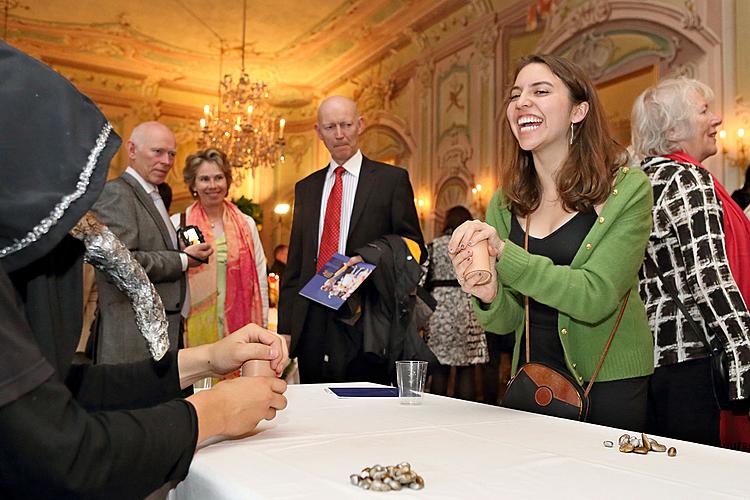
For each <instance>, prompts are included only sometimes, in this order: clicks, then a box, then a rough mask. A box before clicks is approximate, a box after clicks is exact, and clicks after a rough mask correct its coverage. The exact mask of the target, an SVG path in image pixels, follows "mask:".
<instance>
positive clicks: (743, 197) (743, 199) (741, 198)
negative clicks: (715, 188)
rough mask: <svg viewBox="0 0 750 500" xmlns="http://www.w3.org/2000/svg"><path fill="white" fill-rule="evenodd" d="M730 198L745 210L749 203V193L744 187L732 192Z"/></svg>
mask: <svg viewBox="0 0 750 500" xmlns="http://www.w3.org/2000/svg"><path fill="white" fill-rule="evenodd" d="M732 199H733V200H734V201H736V202H737V204H738V205H739V206H740V208H741V209H742V210H745V209H746V208H747V206H748V205H750V193H749V192H747V191H745V190H744V189H738V190H737V191H735V192H734V193H732Z"/></svg>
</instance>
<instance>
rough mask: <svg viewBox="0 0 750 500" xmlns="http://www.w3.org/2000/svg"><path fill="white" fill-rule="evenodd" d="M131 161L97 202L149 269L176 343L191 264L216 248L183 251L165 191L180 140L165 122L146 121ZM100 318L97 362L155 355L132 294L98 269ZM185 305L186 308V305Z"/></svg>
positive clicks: (132, 143) (134, 139)
mask: <svg viewBox="0 0 750 500" xmlns="http://www.w3.org/2000/svg"><path fill="white" fill-rule="evenodd" d="M126 148H127V154H128V160H129V166H128V168H127V169H126V170H125V172H124V173H123V174H122V175H121V176H120V177H118V178H117V179H114V180H112V181H110V182H108V183H107V185H106V186H105V187H104V191H103V192H102V195H101V197H100V198H99V200H98V201H97V202H96V204H95V205H94V207H93V210H94V212H95V213H96V215H97V216H98V217H99V219H100V220H101V221H102V222H104V223H105V224H107V226H109V228H110V229H111V230H112V232H113V233H114V234H115V235H117V237H118V238H120V240H121V241H122V242H123V243H124V244H125V246H126V247H127V248H128V249H129V250H130V251H131V252H132V253H133V255H134V256H135V258H136V260H137V261H138V262H139V263H140V264H141V266H143V268H144V269H145V270H146V274H147V275H148V277H149V279H150V280H151V282H152V283H153V284H154V286H155V287H156V290H157V292H159V295H160V296H161V299H162V302H163V303H164V309H165V310H166V313H167V319H168V321H169V341H170V346H171V349H177V347H178V345H179V344H180V343H181V342H180V341H181V333H182V328H181V327H182V314H181V313H183V312H184V313H185V314H186V313H187V307H188V306H187V305H186V304H188V302H187V300H186V292H187V280H186V275H185V271H186V270H187V268H188V267H192V266H195V265H200V263H201V261H204V260H205V259H207V258H208V257H209V255H211V253H212V252H213V250H212V248H211V247H210V245H208V244H207V243H201V244H198V245H192V246H189V247H187V248H184V250H183V251H180V244H179V242H178V241H177V234H176V233H175V230H174V228H173V226H172V225H171V223H170V221H169V215H168V213H167V209H166V207H165V206H164V202H163V200H162V199H161V196H160V195H159V190H158V187H157V186H158V185H159V184H161V183H162V182H164V180H165V179H166V177H167V174H168V173H169V171H170V170H171V169H172V166H173V165H174V159H175V153H176V149H177V146H176V141H175V137H174V134H173V133H172V131H171V130H169V128H167V127H166V126H165V125H163V124H161V123H159V122H145V123H141V124H140V125H138V126H137V127H135V128H134V129H133V132H132V134H131V136H130V139H129V140H128V142H127V145H126ZM96 281H97V287H98V290H99V321H98V326H97V329H96V332H97V339H96V352H95V361H96V362H97V363H127V362H132V361H137V360H140V359H146V358H148V357H149V353H148V349H147V346H146V343H145V341H144V340H143V337H142V336H141V334H140V333H139V331H138V329H137V327H136V324H135V316H134V313H133V310H132V308H131V306H130V301H129V300H128V298H127V297H126V296H125V295H124V294H123V293H122V292H120V291H119V290H118V289H117V288H116V287H115V286H114V285H113V284H112V283H110V282H109V281H108V280H107V278H106V277H105V275H104V274H102V273H99V272H97V280H96ZM183 309H185V311H183Z"/></svg>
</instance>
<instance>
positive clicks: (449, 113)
mask: <svg viewBox="0 0 750 500" xmlns="http://www.w3.org/2000/svg"><path fill="white" fill-rule="evenodd" d="M470 97H471V73H470V68H469V66H468V65H464V64H454V65H452V66H451V67H450V68H449V69H448V70H447V71H445V72H444V73H442V74H441V75H440V76H438V79H437V109H436V110H435V111H436V114H437V124H438V128H437V136H438V141H442V140H443V138H444V137H445V136H446V134H449V133H453V132H452V131H453V130H462V131H463V132H464V134H466V135H468V134H469V132H468V128H469V112H470V109H471V107H470Z"/></svg>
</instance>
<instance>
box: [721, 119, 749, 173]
mask: <svg viewBox="0 0 750 500" xmlns="http://www.w3.org/2000/svg"><path fill="white" fill-rule="evenodd" d="M719 143H720V148H719V149H720V151H721V154H722V155H724V156H725V157H726V158H727V159H729V161H731V162H732V163H734V164H735V165H737V166H739V167H744V166H745V165H747V161H748V160H747V151H746V150H745V129H744V128H742V127H740V128H738V129H737V139H736V141H735V147H734V153H735V154H734V155H732V154H731V152H730V150H729V148H727V131H726V130H723V129H722V130H719Z"/></svg>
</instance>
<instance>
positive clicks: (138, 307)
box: [70, 212, 169, 360]
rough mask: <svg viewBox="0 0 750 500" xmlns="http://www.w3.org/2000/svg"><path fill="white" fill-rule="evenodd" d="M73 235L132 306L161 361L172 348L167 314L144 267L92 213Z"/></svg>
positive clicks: (89, 257) (138, 322)
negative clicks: (170, 346) (81, 242)
mask: <svg viewBox="0 0 750 500" xmlns="http://www.w3.org/2000/svg"><path fill="white" fill-rule="evenodd" d="M70 234H71V235H72V236H74V237H75V238H77V239H79V240H81V241H83V243H84V244H85V245H86V255H85V259H86V262H88V263H89V264H91V265H93V266H94V267H95V268H97V269H98V270H99V271H102V272H103V273H105V274H106V275H107V276H108V277H109V280H110V281H111V282H112V283H113V284H114V285H115V286H116V287H117V288H118V289H119V290H120V291H121V292H122V293H124V294H125V295H126V296H127V297H128V299H130V304H131V306H132V307H133V312H134V313H135V323H136V325H137V326H138V329H139V330H140V332H141V335H143V338H144V339H146V342H147V343H148V347H149V351H150V352H151V357H152V358H153V359H155V360H159V359H161V358H162V356H164V354H165V353H166V352H167V350H168V349H169V336H168V335H167V328H168V323H167V316H166V313H165V312H164V305H163V304H162V301H161V297H160V296H159V294H158V293H157V292H156V288H154V285H153V284H152V283H151V281H149V279H148V276H147V275H146V272H145V271H144V270H143V267H141V265H140V264H139V263H138V261H137V260H135V258H134V257H133V255H132V254H131V253H130V251H129V250H128V249H127V248H126V247H125V245H123V244H122V242H121V241H120V240H119V239H117V237H116V236H115V235H114V234H113V233H112V231H110V230H109V229H108V228H107V226H105V225H104V224H102V223H101V222H99V221H98V220H97V219H96V217H95V216H94V215H93V214H92V213H91V212H89V213H87V214H86V216H85V217H83V218H81V220H80V221H78V224H76V226H75V227H74V228H73V229H71V230H70Z"/></svg>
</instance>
